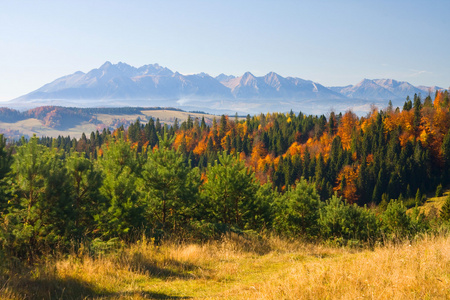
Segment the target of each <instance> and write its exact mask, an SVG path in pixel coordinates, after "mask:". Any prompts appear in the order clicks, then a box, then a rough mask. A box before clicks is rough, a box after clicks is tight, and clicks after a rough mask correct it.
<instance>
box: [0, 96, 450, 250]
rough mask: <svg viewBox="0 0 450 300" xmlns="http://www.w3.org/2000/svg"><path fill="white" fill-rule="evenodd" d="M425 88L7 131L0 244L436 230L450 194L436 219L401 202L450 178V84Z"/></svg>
mask: <svg viewBox="0 0 450 300" xmlns="http://www.w3.org/2000/svg"><path fill="white" fill-rule="evenodd" d="M430 99H431V98H430ZM430 99H428V97H427V98H426V99H425V101H424V102H423V103H422V101H421V99H420V97H419V96H415V97H414V99H413V100H409V99H407V101H406V103H405V106H404V107H403V109H402V110H400V109H394V108H393V107H391V106H389V107H387V108H386V110H382V111H376V110H373V111H372V112H371V113H370V114H368V115H367V116H366V117H361V118H358V117H357V116H355V115H354V114H353V113H351V112H346V113H345V114H334V113H331V114H330V116H329V117H328V118H327V117H325V116H307V115H304V114H302V113H299V114H298V115H295V114H294V113H293V112H291V113H288V114H277V113H274V114H268V115H263V114H262V115H259V116H254V117H250V116H247V117H246V118H245V119H240V118H238V117H237V116H235V117H234V118H229V117H227V116H221V117H220V119H219V120H218V121H217V120H213V121H212V123H211V124H207V123H206V122H205V120H204V119H201V120H199V119H192V118H188V119H187V120H186V121H185V122H182V123H181V124H178V122H177V121H175V123H174V124H173V126H168V125H167V124H164V125H163V124H161V123H160V122H159V120H156V122H155V121H153V120H150V121H149V122H148V123H146V124H141V123H140V121H139V120H138V121H136V122H135V123H133V124H131V125H130V126H129V127H128V128H123V127H122V128H118V129H116V130H114V131H113V132H109V131H108V130H106V129H105V130H104V131H103V132H101V133H100V132H98V131H97V132H95V133H91V135H90V138H89V139H88V138H87V137H86V136H85V135H83V136H82V137H81V138H80V139H78V140H77V139H70V138H69V137H67V138H63V137H59V138H56V139H52V138H41V139H39V138H37V137H33V138H31V139H30V140H28V141H26V140H25V139H22V140H21V141H20V142H19V143H17V144H16V145H14V146H13V145H7V144H6V141H5V139H4V138H3V136H2V137H1V138H0V247H1V248H0V255H4V256H6V257H19V258H30V257H32V256H33V255H39V254H41V253H47V252H51V251H52V250H54V249H56V248H58V249H69V248H70V247H73V245H80V244H81V243H82V242H86V241H94V240H102V241H108V240H111V239H120V240H122V241H133V240H135V239H137V238H139V237H140V236H141V235H142V234H145V235H147V236H152V237H154V238H155V239H156V240H160V239H163V238H167V237H177V238H180V239H193V240H204V239H209V238H217V237H220V235H221V234H223V233H225V232H228V231H236V232H256V233H258V232H275V233H277V234H279V235H283V236H287V237H292V238H303V239H321V240H331V241H334V242H336V243H344V244H348V243H360V242H363V243H369V244H373V243H375V242H380V241H383V240H386V239H401V238H405V237H411V236H414V235H415V234H417V233H419V232H425V231H428V230H431V229H433V228H436V224H439V222H446V221H447V220H448V219H449V215H450V212H449V210H450V200H447V202H446V205H445V206H444V208H443V210H442V212H441V214H440V215H441V218H440V219H432V218H426V217H425V216H424V215H423V214H420V213H419V210H418V209H417V208H415V209H414V210H413V213H411V214H407V213H406V210H407V207H406V205H408V203H409V202H408V201H410V199H412V200H413V203H414V204H415V205H418V204H420V203H421V202H422V201H423V197H422V193H424V192H426V191H430V190H431V189H436V187H439V186H440V188H441V190H442V185H444V186H445V185H446V184H447V183H448V182H447V180H448V174H447V172H448V164H449V163H450V134H449V126H450V124H449V123H450V118H449V108H448V105H449V103H448V94H447V93H437V94H436V97H435V99H434V101H431V100H430ZM413 103H414V104H413ZM415 190H416V192H415ZM365 204H371V205H372V206H373V208H368V207H367V205H365Z"/></svg>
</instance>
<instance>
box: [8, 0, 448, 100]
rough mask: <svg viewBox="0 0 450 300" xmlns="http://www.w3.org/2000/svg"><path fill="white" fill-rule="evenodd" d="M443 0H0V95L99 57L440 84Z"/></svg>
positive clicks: (177, 67) (214, 71)
mask: <svg viewBox="0 0 450 300" xmlns="http://www.w3.org/2000/svg"><path fill="white" fill-rule="evenodd" d="M449 12H450V1H448V0H442V1H402V0H398V1H364V0H359V1H320V0H319V1H264V0H259V1H242V0H241V1H234V0H231V1H230V0H227V1H214V0H209V1H207V0H204V1H167V0H166V1H138V0H134V1H133V0H131V1H115V0H108V1H102V0H98V1H83V0H77V1H49V0H47V1H7V0H0V100H9V99H13V98H16V97H19V96H21V95H23V94H26V93H28V92H31V91H32V90H35V89H37V88H39V87H41V86H42V85H44V84H46V83H48V82H50V81H53V80H54V79H56V78H58V77H61V76H63V75H67V74H71V73H74V72H76V71H78V70H81V71H83V72H87V71H89V70H91V69H93V68H98V67H99V66H100V65H102V64H103V63H104V62H105V61H107V60H108V61H111V62H112V63H117V62H119V61H122V62H126V63H128V64H130V65H133V66H136V67H139V66H141V65H144V64H151V63H159V64H160V65H162V66H165V67H168V68H169V69H171V70H172V71H178V72H180V73H183V74H192V73H199V72H206V73H209V74H210V75H213V76H215V75H218V74H219V73H222V72H223V73H226V74H233V75H242V74H243V73H244V72H246V71H250V72H252V73H253V74H255V75H258V76H260V75H265V74H266V73H268V72H270V71H274V72H277V73H279V74H280V75H282V76H295V77H300V78H303V79H309V80H313V81H316V82H319V83H321V84H324V85H326V86H334V85H347V84H356V83H357V82H359V81H360V80H362V79H363V78H394V79H397V80H405V81H408V82H410V83H412V84H416V85H438V86H442V87H445V88H448V87H449V86H450V59H449V58H450V55H449V54H450V39H449V33H450V18H449V17H448V15H449Z"/></svg>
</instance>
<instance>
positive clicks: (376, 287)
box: [0, 235, 450, 299]
mask: <svg viewBox="0 0 450 300" xmlns="http://www.w3.org/2000/svg"><path fill="white" fill-rule="evenodd" d="M0 280H1V282H0V298H1V299H168V298H172V299H185V298H194V299H199V298H202V299H357V298H363V299H449V298H450V238H449V237H443V236H440V237H425V238H423V239H421V240H418V241H417V242H415V243H413V244H411V245H410V244H408V243H405V244H402V245H398V244H397V245H394V244H391V245H387V246H380V247H376V248H375V249H372V250H369V249H359V250H358V249H350V248H337V247H329V246H325V245H321V244H317V245H316V244H308V243H302V242H295V241H294V242H293V241H288V240H284V239H281V238H279V237H269V238H265V239H250V238H244V237H242V236H237V235H229V236H227V237H226V238H225V239H224V240H222V241H210V242H207V243H204V244H180V243H175V242H165V243H163V244H162V245H160V246H156V245H154V244H153V243H152V242H151V241H146V240H145V239H144V240H143V241H141V242H138V243H136V244H133V245H130V246H128V247H126V248H125V249H123V250H121V251H119V252H118V253H111V254H107V255H101V256H89V255H87V254H77V255H75V254H74V255H72V256H69V257H65V258H60V259H56V261H55V260H53V261H52V260H49V261H47V262H43V263H41V264H39V265H37V266H34V267H31V268H22V269H19V270H16V272H11V273H9V274H6V275H4V276H3V277H0Z"/></svg>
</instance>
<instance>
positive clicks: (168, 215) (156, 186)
mask: <svg viewBox="0 0 450 300" xmlns="http://www.w3.org/2000/svg"><path fill="white" fill-rule="evenodd" d="M159 140H160V144H159V148H158V149H157V150H155V151H154V152H152V153H149V155H148V159H147V161H146V163H145V164H144V167H143V172H142V186H143V191H144V197H145V200H144V201H145V211H146V219H147V221H148V222H150V223H151V224H154V225H155V226H156V227H157V228H161V229H162V230H163V231H168V230H171V231H172V232H176V231H181V230H183V227H182V226H183V224H186V223H187V222H188V220H190V219H191V218H192V217H193V216H195V215H196V213H197V212H196V209H197V208H198V207H197V204H196V201H197V199H198V187H199V184H200V176H199V172H198V169H197V168H194V169H191V168H190V167H189V165H188V164H186V163H185V158H184V156H183V153H182V152H181V151H175V150H174V149H170V145H171V144H172V143H173V140H174V139H173V138H172V139H169V138H168V136H167V134H165V135H164V138H161V137H160V138H159Z"/></svg>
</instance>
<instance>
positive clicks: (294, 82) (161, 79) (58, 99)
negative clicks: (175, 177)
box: [7, 62, 441, 113]
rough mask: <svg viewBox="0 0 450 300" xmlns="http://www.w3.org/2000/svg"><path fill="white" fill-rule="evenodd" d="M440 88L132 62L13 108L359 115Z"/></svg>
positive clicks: (52, 87) (62, 84) (61, 84)
mask: <svg viewBox="0 0 450 300" xmlns="http://www.w3.org/2000/svg"><path fill="white" fill-rule="evenodd" d="M436 89H441V88H440V87H425V86H413V85H411V84H410V83H408V82H404V81H396V80H393V79H374V80H370V79H364V80H362V81H361V82H359V83H358V84H356V85H348V86H343V87H325V86H323V85H321V84H319V83H317V82H313V81H311V80H304V79H301V78H296V77H283V76H280V75H279V74H277V73H274V72H270V73H268V74H267V75H265V76H261V77H258V76H254V75H253V74H252V73H250V72H246V73H245V74H243V75H242V76H239V77H237V76H233V75H225V74H220V75H219V76H216V77H211V76H210V75H208V74H206V73H199V74H193V75H183V74H180V73H178V72H173V71H171V70H169V69H168V68H165V67H162V66H160V65H158V64H149V65H144V66H142V67H139V68H135V67H133V66H130V65H128V64H126V63H122V62H119V63H118V64H112V63H110V62H106V63H104V64H103V65H102V66H101V67H99V68H98V69H93V70H91V71H89V72H87V73H83V72H81V71H78V72H75V73H73V74H71V75H67V76H64V77H61V78H58V79H56V80H55V81H53V82H51V83H48V84H46V85H44V86H43V87H41V88H39V89H37V90H35V91H33V92H31V93H29V94H26V95H24V96H21V97H19V98H16V99H13V100H11V101H9V102H8V103H7V106H9V107H15V108H18V107H19V108H20V107H22V108H30V107H36V106H41V105H61V106H75V107H93V106H166V107H168V106H171V107H177V108H182V109H186V110H189V109H191V110H192V109H193V110H203V111H208V112H213V113H218V112H219V113H223V112H225V113H226V112H229V113H234V112H239V113H259V112H267V111H288V110H290V109H293V110H302V111H304V112H308V113H323V112H326V111H330V110H331V109H334V110H338V111H342V110H347V109H353V110H354V111H356V112H364V111H368V110H369V108H370V106H371V105H373V104H375V105H377V106H382V107H383V106H386V104H387V102H388V101H389V100H392V102H393V103H394V105H397V106H400V105H402V104H403V102H404V101H405V99H406V97H407V96H410V97H413V96H414V94H420V93H421V94H423V95H425V94H426V95H428V93H434V91H435V90H436Z"/></svg>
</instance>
